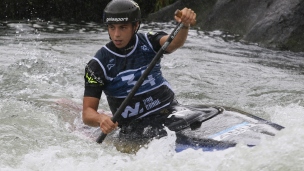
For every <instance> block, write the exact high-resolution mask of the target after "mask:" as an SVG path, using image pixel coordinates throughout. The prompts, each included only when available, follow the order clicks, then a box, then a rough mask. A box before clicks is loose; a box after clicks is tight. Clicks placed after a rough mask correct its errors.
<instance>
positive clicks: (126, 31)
mask: <svg viewBox="0 0 304 171" xmlns="http://www.w3.org/2000/svg"><path fill="white" fill-rule="evenodd" d="M136 29H137V25H136V26H133V25H132V23H125V24H109V25H108V31H109V35H110V37H111V39H112V41H113V43H114V44H115V46H116V47H117V48H123V47H125V46H127V44H128V43H129V41H130V40H131V38H132V36H133V34H134V33H135V31H136Z"/></svg>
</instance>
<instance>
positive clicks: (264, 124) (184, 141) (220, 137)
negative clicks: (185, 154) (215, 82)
mask: <svg viewBox="0 0 304 171" xmlns="http://www.w3.org/2000/svg"><path fill="white" fill-rule="evenodd" d="M191 113H192V114H191ZM193 113H197V117H200V118H199V119H198V118H195V119H194V118H191V117H187V115H189V114H190V115H192V117H193V115H194V114H193ZM199 114H200V115H199ZM173 115H175V116H177V117H184V120H185V122H188V123H191V124H189V127H188V128H185V129H182V130H180V131H176V137H177V140H176V149H175V150H176V152H180V151H183V150H185V149H188V148H192V149H201V150H203V151H213V150H224V149H227V148H230V147H234V146H236V145H237V144H238V143H242V144H245V145H247V146H250V147H251V146H256V145H258V144H259V143H260V140H261V138H262V137H267V136H275V135H276V134H277V132H278V131H280V130H281V129H283V128H284V127H283V126H281V125H278V124H276V123H272V122H269V121H267V120H264V119H262V118H259V117H257V116H254V115H252V114H249V113H246V112H243V111H239V110H236V109H232V108H229V107H211V106H204V105H200V106H179V107H177V108H176V112H175V113H174V114H173ZM190 115H189V116H190ZM190 120H196V121H195V122H192V121H190Z"/></svg>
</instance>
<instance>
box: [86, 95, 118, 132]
mask: <svg viewBox="0 0 304 171" xmlns="http://www.w3.org/2000/svg"><path fill="white" fill-rule="evenodd" d="M98 104H99V99H98V98H95V97H84V98H83V110H82V120H83V123H85V124H86V125H89V126H93V127H100V129H101V131H102V132H103V133H105V134H108V133H110V132H111V131H113V130H114V129H115V128H116V127H117V126H118V124H117V123H115V124H114V123H113V122H112V120H111V117H110V116H108V115H106V114H104V113H98V112H97V109H98Z"/></svg>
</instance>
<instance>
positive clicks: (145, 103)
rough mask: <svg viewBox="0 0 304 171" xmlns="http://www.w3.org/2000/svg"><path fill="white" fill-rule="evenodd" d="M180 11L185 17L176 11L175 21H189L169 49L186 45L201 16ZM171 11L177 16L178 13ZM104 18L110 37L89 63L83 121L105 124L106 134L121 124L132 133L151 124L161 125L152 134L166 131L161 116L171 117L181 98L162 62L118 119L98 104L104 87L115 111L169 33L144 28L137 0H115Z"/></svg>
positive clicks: (125, 130) (187, 10)
mask: <svg viewBox="0 0 304 171" xmlns="http://www.w3.org/2000/svg"><path fill="white" fill-rule="evenodd" d="M181 12H182V16H181V17H180V18H179V17H177V16H175V20H176V21H177V22H182V23H183V24H184V26H183V28H182V29H181V30H180V31H179V33H178V34H177V35H176V37H175V39H174V40H173V41H172V42H171V44H170V45H169V46H168V48H167V49H166V53H167V54H169V53H172V52H174V51H175V50H176V49H178V48H180V47H181V46H183V44H184V43H185V40H186V39H187V35H188V31H189V28H190V24H191V23H194V21H195V20H196V14H195V12H194V11H193V10H191V9H189V8H184V9H182V10H181ZM170 15H172V18H173V15H174V14H170ZM103 22H104V24H105V25H106V26H107V29H108V34H109V37H110V42H109V43H107V44H106V45H104V46H103V47H101V49H99V50H98V51H97V53H96V54H95V56H94V57H93V59H91V60H90V61H89V62H88V64H87V65H86V67H85V75H84V79H85V91H84V98H83V114H82V119H83V122H84V123H85V124H87V125H89V126H93V127H100V129H101V131H102V132H103V133H105V134H108V133H110V132H111V131H113V130H114V129H116V128H117V126H119V127H120V128H121V130H120V134H121V135H122V136H123V135H125V136H127V137H130V136H129V135H131V134H133V133H134V132H136V134H138V135H143V131H144V130H145V128H147V127H149V126H150V127H152V128H157V129H152V130H151V132H152V133H151V134H149V135H148V136H150V135H151V136H155V135H158V134H159V133H158V132H157V131H159V130H161V128H160V127H162V126H163V124H164V123H162V122H161V121H160V120H159V118H162V116H167V115H168V114H169V113H170V107H171V106H172V105H174V104H176V103H177V102H176V100H175V97H174V92H173V91H172V89H171V87H170V85H169V83H168V82H167V80H166V79H165V78H164V77H163V75H162V73H161V66H160V62H159V63H158V64H157V65H156V66H155V67H154V69H153V70H152V71H151V73H150V74H149V76H148V77H147V78H146V80H145V81H144V83H143V84H142V86H141V87H140V88H139V90H138V91H137V93H136V94H135V96H134V97H133V99H132V101H131V102H129V103H128V105H127V107H126V108H125V111H124V112H123V113H122V114H121V116H120V118H119V119H118V121H117V122H116V123H113V122H112V121H111V117H110V116H109V115H108V114H105V113H98V112H97V109H98V106H99V101H100V98H101V95H102V92H104V93H105V95H106V97H107V101H108V104H109V107H110V110H111V112H112V113H115V111H116V110H117V109H118V107H119V106H120V104H121V103H122V101H123V100H124V98H125V97H126V96H127V95H128V93H129V92H130V90H131V89H132V88H133V86H134V84H135V83H136V81H137V79H138V78H139V77H140V76H141V74H142V72H143V71H144V70H145V68H146V67H147V65H148V64H149V63H150V62H151V60H152V59H153V57H154V56H155V55H156V53H157V51H158V50H159V49H160V48H161V46H162V45H163V44H164V43H165V41H166V40H167V38H168V34H167V33H165V32H163V31H158V32H154V33H153V32H148V33H139V32H138V30H139V28H140V22H141V11H140V7H139V6H138V4H137V3H135V2H134V1H132V0H112V1H110V2H109V3H108V4H107V6H106V7H105V9H104V13H103ZM166 114H167V115H166ZM158 128H160V129H158ZM131 137H134V136H133V135H132V136H131Z"/></svg>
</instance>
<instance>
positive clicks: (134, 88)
mask: <svg viewBox="0 0 304 171" xmlns="http://www.w3.org/2000/svg"><path fill="white" fill-rule="evenodd" d="M182 27H183V24H182V23H178V24H177V26H176V27H175V28H174V30H173V31H172V32H171V34H170V35H169V37H168V39H167V40H166V42H165V43H164V45H163V46H162V47H161V48H160V50H159V51H158V52H157V54H156V55H155V57H154V58H153V59H152V61H151V63H150V64H149V65H148V67H147V69H146V70H145V71H144V73H143V74H142V75H141V77H140V78H139V79H138V81H137V82H136V84H135V85H134V87H133V88H132V90H131V91H130V93H129V94H128V96H127V97H126V98H125V99H124V101H123V102H122V103H121V105H120V106H119V108H118V109H117V111H116V112H115V114H114V115H113V117H112V121H113V122H114V123H115V122H116V121H117V119H118V117H119V115H120V114H121V113H122V112H123V111H124V110H125V108H126V107H127V104H128V103H129V102H130V100H131V99H132V98H133V97H134V95H135V93H136V92H137V90H138V89H139V87H140V86H141V85H142V83H143V82H144V80H145V79H146V78H147V76H148V75H149V73H150V72H151V70H152V69H153V68H154V67H155V65H156V63H157V62H158V61H159V60H160V58H161V57H162V56H163V54H164V53H165V51H166V49H167V47H168V46H169V44H170V43H171V42H172V40H173V39H174V38H175V36H176V35H177V33H178V32H179V30H180V29H181V28H182ZM106 136H107V134H104V133H101V134H100V136H99V137H98V138H97V140H96V142H97V143H99V144H101V143H102V142H103V140H104V139H105V138H106Z"/></svg>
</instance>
